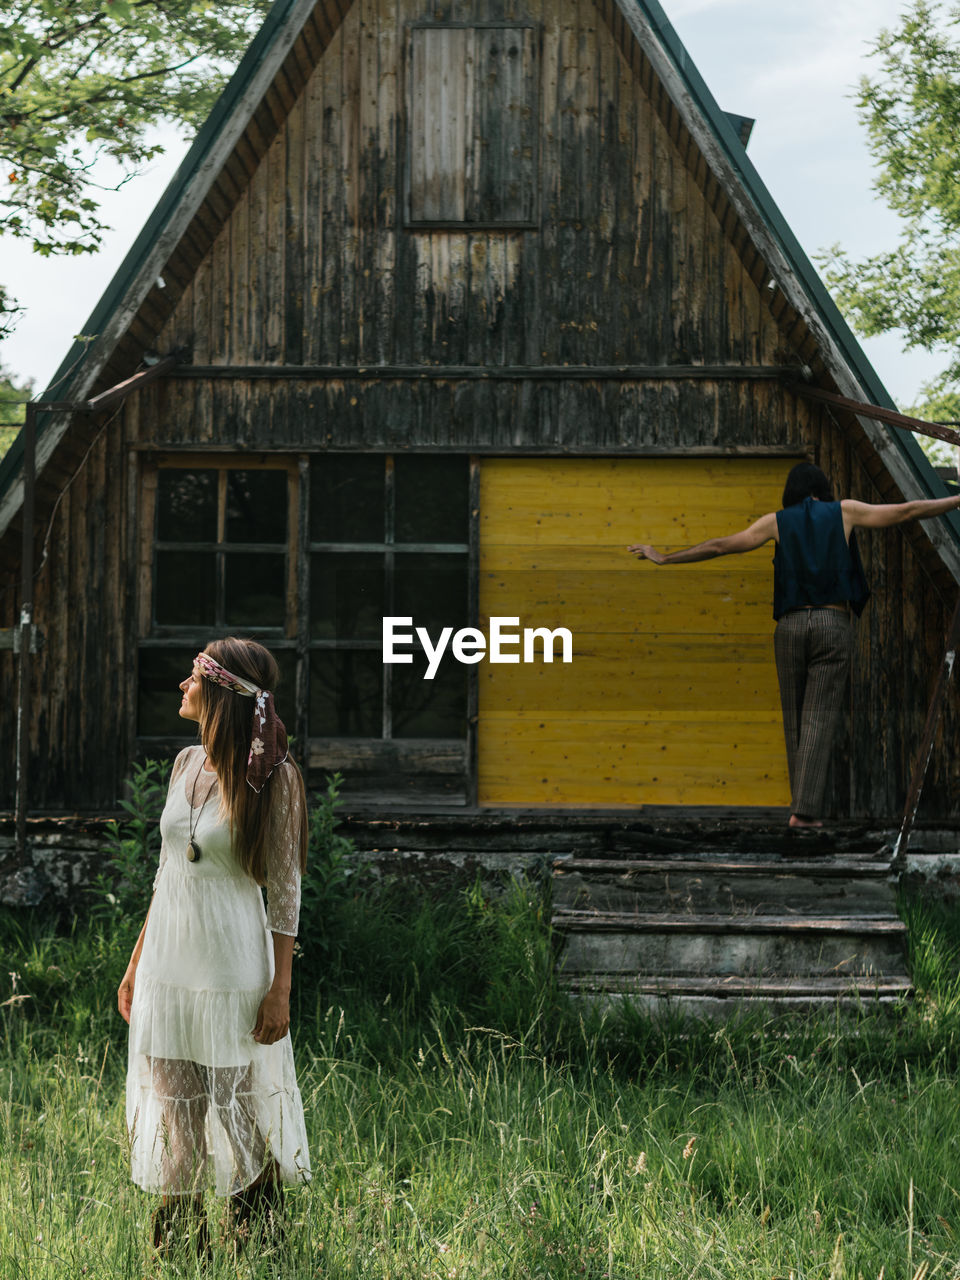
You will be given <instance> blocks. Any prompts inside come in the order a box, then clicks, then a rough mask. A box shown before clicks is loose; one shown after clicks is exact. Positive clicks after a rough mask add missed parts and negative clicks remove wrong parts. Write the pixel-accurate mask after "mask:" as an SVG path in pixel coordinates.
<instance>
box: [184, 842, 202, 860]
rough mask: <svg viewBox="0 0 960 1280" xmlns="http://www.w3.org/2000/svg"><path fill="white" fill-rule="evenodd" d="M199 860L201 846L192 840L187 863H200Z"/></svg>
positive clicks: (188, 847) (189, 845) (188, 849)
mask: <svg viewBox="0 0 960 1280" xmlns="http://www.w3.org/2000/svg"><path fill="white" fill-rule="evenodd" d="M199 858H200V846H199V845H198V844H197V842H196V840H191V841H190V843H189V844H188V845H187V861H188V862H197V861H199Z"/></svg>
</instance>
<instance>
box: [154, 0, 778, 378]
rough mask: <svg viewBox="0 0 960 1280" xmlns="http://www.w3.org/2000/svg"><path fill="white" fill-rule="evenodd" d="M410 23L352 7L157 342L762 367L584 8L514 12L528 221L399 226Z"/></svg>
mask: <svg viewBox="0 0 960 1280" xmlns="http://www.w3.org/2000/svg"><path fill="white" fill-rule="evenodd" d="M470 9H471V15H470V20H473V21H484V20H489V21H494V20H498V19H504V6H503V5H499V4H494V3H490V4H482V3H481V4H475V5H472V6H471V7H470ZM442 12H443V15H444V17H445V19H451V20H453V19H454V12H453V10H451V9H445V10H443V11H442ZM424 16H425V14H424V6H423V5H422V4H421V3H416V2H415V0H399V3H388V0H356V3H354V4H353V6H352V7H351V8H350V10H349V12H348V14H347V16H346V17H345V19H344V20H343V22H342V24H341V26H340V27H339V29H338V30H337V32H336V34H335V35H334V36H333V39H332V40H331V42H330V44H329V46H328V48H327V50H326V52H325V53H324V54H323V56H322V58H321V59H320V61H319V63H318V65H317V68H316V70H315V71H314V73H313V74H312V76H311V77H310V79H309V80H308V82H307V85H306V87H305V89H304V91H303V93H302V94H301V95H300V97H299V98H298V100H297V102H296V105H295V106H294V107H293V110H292V111H291V112H290V114H289V116H288V117H287V119H286V121H285V123H284V124H283V126H282V127H281V128H280V130H279V132H278V134H277V136H276V138H275V139H274V141H273V143H272V144H271V146H270V149H269V151H268V153H267V156H266V158H265V160H264V161H263V162H262V163H261V164H260V165H259V167H258V168H257V169H256V171H255V172H254V173H253V175H252V176H251V178H250V180H249V183H248V185H247V187H246V189H245V190H244V192H243V194H242V195H241V196H240V198H239V201H238V203H237V205H236V208H235V209H234V212H233V214H232V216H231V217H230V218H229V220H228V221H227V223H226V225H225V226H224V228H223V229H222V231H221V232H220V233H219V235H218V237H217V239H216V241H215V243H214V245H213V248H212V249H211V250H210V251H209V252H208V253H207V255H206V256H205V258H204V260H203V262H202V263H201V264H200V266H199V268H198V270H197V274H196V275H195V277H194V280H193V283H192V284H191V285H189V286H188V287H187V289H186V291H185V293H184V296H183V298H182V299H181V302H180V304H179V306H178V308H177V310H176V312H175V314H174V317H173V318H172V320H171V321H170V322H169V323H168V325H167V327H166V329H165V331H164V335H163V340H162V345H166V344H167V343H171V344H172V343H178V342H192V343H193V350H194V362H195V363H196V364H200V365H205V364H227V365H245V364H260V363H276V364H294V365H298V364H308V365H310V364H315V365H351V364H360V365H368V364H414V365H417V364H429V365H457V364H468V365H491V364H492V365H514V366H530V365H532V366H538V365H551V364H554V365H564V364H572V365H586V366H589V365H598V364H599V365H618V364H641V365H642V364H662V363H678V364H684V363H687V362H696V363H706V364H711V363H725V364H726V363H731V362H732V363H739V364H746V365H756V364H760V363H764V362H773V361H774V360H775V356H776V353H777V351H778V348H780V347H783V346H784V345H785V344H784V341H783V336H782V335H781V334H780V332H779V330H778V327H777V325H776V323H775V321H774V319H773V317H772V315H771V314H770V311H769V308H768V307H766V306H765V305H764V300H763V298H762V291H761V288H759V287H758V285H757V284H756V283H755V282H754V281H753V279H752V278H751V277H750V276H749V274H747V272H746V270H745V268H744V265H743V263H742V261H741V260H740V258H739V256H738V254H737V251H736V249H735V248H734V247H733V245H732V244H731V243H730V242H729V240H728V239H727V237H726V236H725V233H724V229H723V227H722V226H721V225H720V223H719V221H718V220H717V218H716V217H715V216H714V215H713V213H712V211H711V210H710V209H709V208H708V205H707V201H706V198H705V196H704V194H703V192H702V191H701V190H700V188H699V187H698V185H697V182H696V180H695V178H694V176H693V174H692V173H691V172H690V169H689V166H688V165H687V163H686V162H685V160H684V159H683V158H682V157H681V156H680V155H679V154H678V151H677V148H676V145H675V144H674V142H673V141H672V140H671V138H670V136H669V133H668V130H667V128H666V126H665V125H664V124H663V122H662V121H661V119H660V117H659V115H658V114H657V112H656V110H655V109H654V107H653V105H652V104H651V101H650V99H649V97H648V96H647V93H646V92H645V90H644V89H643V87H642V86H641V85H640V84H639V83H638V81H637V80H636V78H635V76H634V75H633V72H632V71H631V68H630V67H629V65H628V64H627V62H626V60H625V59H624V57H623V55H622V54H621V52H620V50H619V49H618V48H617V45H616V42H615V41H614V39H613V37H612V35H611V33H610V31H609V29H608V28H607V26H606V24H605V23H604V21H603V20H602V18H601V17H600V15H599V13H598V11H597V9H596V6H595V5H594V3H593V0H562V2H561V3H555V2H554V0H551V3H549V4H547V3H543V4H541V3H539V2H538V0H531V2H530V3H525V4H522V5H511V6H510V7H509V16H510V18H511V19H513V20H515V21H524V22H534V23H536V24H538V25H537V30H538V31H539V32H540V39H541V41H542V54H541V58H540V59H539V64H538V65H539V70H540V81H541V83H540V86H539V97H540V103H541V106H540V110H541V131H540V139H539V142H540V152H541V158H540V165H541V198H540V226H539V227H537V228H536V229H535V230H531V231H514V232H503V231H495V230H494V231H475V230H474V231H469V230H467V229H464V230H462V231H459V232H458V231H450V230H442V231H426V230H414V229H411V228H409V227H407V226H405V225H404V217H403V210H402V208H401V205H402V200H401V194H402V192H403V189H404V183H405V181H406V180H407V175H405V173H404V158H405V153H406V145H405V140H406V111H405V108H404V101H405V98H404V76H405V75H406V74H407V72H408V70H409V68H408V67H407V65H406V63H405V58H404V49H405V35H406V24H407V23H410V22H414V21H418V20H422V19H423V17H424ZM534 65H537V64H534ZM433 127H435V128H437V129H439V128H440V122H433Z"/></svg>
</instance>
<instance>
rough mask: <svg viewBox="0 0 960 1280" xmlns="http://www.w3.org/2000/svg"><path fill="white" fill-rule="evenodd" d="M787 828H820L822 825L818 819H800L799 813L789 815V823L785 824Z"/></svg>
mask: <svg viewBox="0 0 960 1280" xmlns="http://www.w3.org/2000/svg"><path fill="white" fill-rule="evenodd" d="M787 826H790V827H793V828H795V829H796V828H797V827H803V828H809V827H822V826H823V823H822V822H821V821H820V819H819V818H801V816H800V814H799V813H791V815H790V821H789V822H788V823H787Z"/></svg>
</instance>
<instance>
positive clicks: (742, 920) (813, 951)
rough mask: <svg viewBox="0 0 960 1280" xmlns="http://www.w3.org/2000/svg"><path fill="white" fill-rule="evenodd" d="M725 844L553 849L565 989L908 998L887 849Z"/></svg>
mask: <svg viewBox="0 0 960 1280" xmlns="http://www.w3.org/2000/svg"><path fill="white" fill-rule="evenodd" d="M621 843H622V842H621ZM638 843H639V842H638ZM644 843H645V844H646V845H647V847H649V843H650V842H649V841H645V842H644ZM654 843H656V844H660V843H661V842H660V841H655V842H654ZM757 843H759V842H757ZM688 848H689V846H688ZM874 850H876V845H875V846H874ZM731 852H732V850H731V849H730V848H729V847H725V848H721V849H718V850H714V851H712V853H700V854H697V855H696V856H691V855H690V853H689V852H680V851H678V852H677V853H676V854H674V855H672V856H671V855H669V854H667V855H664V854H663V852H662V851H661V850H660V849H657V850H655V851H653V852H652V856H646V857H643V856H639V857H633V858H623V857H621V856H614V857H607V858H589V857H588V858H577V857H576V856H572V857H561V858H558V859H556V860H555V862H554V868H553V917H552V919H553V927H554V930H555V932H556V934H557V936H558V938H559V940H560V946H559V954H558V968H559V973H560V976H561V981H562V983H563V985H564V986H565V987H566V989H567V990H569V991H570V993H571V994H572V995H574V996H576V997H577V998H579V999H584V1000H588V1001H590V1002H600V1003H611V1002H616V1001H620V1000H630V1001H632V1002H633V1003H634V1004H636V1005H638V1006H640V1007H642V1008H645V1009H647V1010H649V1011H650V1012H654V1013H656V1012H661V1013H672V1012H673V1013H676V1012H679V1013H680V1014H682V1015H686V1016H693V1017H717V1018H727V1017H730V1016H731V1015H735V1014H737V1013H742V1012H745V1011H747V1010H749V1009H758V1008H764V1009H769V1010H771V1011H785V1010H788V1009H795V1010H810V1009H812V1008H815V1007H823V1006H833V1007H836V1008H838V1009H841V1010H844V1011H845V1012H846V1011H849V1012H853V1011H857V1010H862V1009H864V1008H870V1009H878V1008H880V1007H892V1006H895V1005H896V1004H897V1003H898V1002H899V1001H901V1000H903V999H904V998H906V997H907V996H908V995H909V994H910V991H911V984H910V979H909V976H908V975H907V972H906V929H905V926H904V925H903V923H902V922H901V920H900V919H899V918H898V916H897V914H896V901H895V890H896V880H895V876H894V875H893V873H892V871H891V866H890V862H889V852H888V851H887V850H885V849H883V850H881V851H880V856H879V857H878V856H877V855H876V852H875V853H874V854H873V855H871V853H870V852H869V851H867V850H856V851H854V852H851V851H850V850H849V848H848V849H846V850H844V852H842V853H840V854H839V855H838V856H833V857H831V856H829V855H827V856H824V855H825V850H824V845H823V843H822V842H821V843H820V844H818V846H817V855H816V856H809V855H807V856H805V854H804V851H803V850H802V849H797V851H796V853H795V854H791V855H788V856H787V857H783V856H777V855H776V854H773V855H769V854H764V853H762V852H750V853H746V854H743V855H741V856H740V857H739V858H734V857H731Z"/></svg>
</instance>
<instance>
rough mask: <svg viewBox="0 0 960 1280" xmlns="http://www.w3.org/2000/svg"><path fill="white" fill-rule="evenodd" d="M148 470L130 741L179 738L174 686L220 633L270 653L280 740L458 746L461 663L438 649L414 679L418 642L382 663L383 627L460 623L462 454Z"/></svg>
mask: <svg viewBox="0 0 960 1280" xmlns="http://www.w3.org/2000/svg"><path fill="white" fill-rule="evenodd" d="M301 470H302V474H301ZM148 471H149V475H148V477H146V479H147V480H148V481H149V483H147V484H145V490H146V492H147V501H146V502H145V506H146V507H147V508H148V511H147V513H146V519H147V523H148V524H149V525H150V530H149V533H150V535H151V536H150V537H148V538H147V540H146V541H147V542H148V543H149V546H148V547H145V549H144V552H143V553H142V560H143V559H147V558H149V559H150V560H151V563H152V575H151V579H150V588H149V601H144V600H141V642H140V700H139V715H138V732H139V735H140V736H141V737H147V738H149V737H154V738H164V737H169V738H176V737H185V736H189V735H188V734H187V733H186V732H185V726H184V724H183V722H182V721H180V720H179V717H178V715H177V710H178V708H179V705H180V703H179V693H178V692H177V688H176V686H177V684H178V683H179V681H180V680H182V679H183V677H184V675H185V674H186V673H187V672H188V671H189V670H190V666H191V663H192V660H193V656H194V654H195V653H196V652H197V650H198V649H199V648H201V647H202V646H203V645H204V644H206V643H207V642H208V641H209V640H210V639H212V638H214V637H216V636H219V635H229V634H237V635H252V636H254V637H256V638H257V639H260V640H262V642H263V643H264V644H266V645H267V646H268V647H269V648H271V650H272V651H273V652H274V653H275V655H276V657H277V660H278V662H279V664H280V668H281V675H282V689H281V693H280V694H279V695H278V707H279V709H280V713H281V715H282V716H284V715H285V716H286V717H287V721H288V725H289V726H290V728H291V731H293V727H294V725H297V724H299V725H305V726H306V731H307V734H308V737H309V738H312V739H325V740H329V739H332V738H333V739H336V738H349V739H371V740H380V741H383V740H392V739H399V740H402V739H430V738H436V739H462V738H464V737H465V734H466V706H467V679H468V670H467V669H466V668H464V667H463V666H461V665H460V664H459V663H457V662H455V661H454V660H453V659H452V658H450V657H449V656H448V657H447V659H445V660H444V662H443V663H442V664H441V667H440V670H439V671H438V673H437V675H436V677H435V678H434V679H433V680H432V681H427V680H425V679H424V678H423V677H424V673H425V670H426V666H427V663H426V657H425V654H424V651H423V648H422V646H421V645H420V644H419V643H418V642H417V641H416V640H415V641H414V643H413V645H412V646H410V652H411V654H412V656H413V662H412V663H411V664H409V665H388V666H384V664H383V661H382V656H383V655H382V627H383V622H382V620H383V617H384V616H386V615H392V616H405V617H410V618H411V619H412V624H411V627H410V628H409V630H410V631H414V628H416V627H424V628H426V629H427V631H428V632H429V634H430V636H431V637H433V639H434V640H435V639H436V637H437V636H438V635H439V633H440V631H441V630H442V629H443V627H446V626H450V627H453V628H454V630H457V629H459V628H460V627H463V626H466V625H467V623H468V590H467V581H468V560H469V532H468V530H469V478H468V477H469V464H468V460H467V458H465V457H463V456H437V455H396V456H394V455H386V456H385V455H382V454H379V455H377V454H322V455H321V454H315V455H312V456H310V457H309V459H308V460H307V466H306V468H305V469H301V468H299V465H298V460H297V459H295V458H294V459H290V460H284V459H278V460H275V461H268V462H266V463H263V464H261V465H258V466H257V467H251V466H250V465H249V464H248V465H246V466H245V465H241V464H240V463H233V462H231V461H230V460H228V459H227V460H213V462H212V463H207V462H206V461H204V462H203V463H200V464H197V463H194V462H192V460H178V459H174V460H173V462H169V461H167V462H164V463H163V464H162V465H155V466H154V467H152V468H148ZM301 506H303V507H304V508H305V510H304V511H303V519H301V518H300V512H301ZM301 539H302V540H301ZM298 665H299V669H300V679H299V681H298V680H297V669H298ZM298 688H299V691H300V693H299V696H300V699H301V700H302V703H303V705H302V706H295V705H294V702H295V690H296V689H298Z"/></svg>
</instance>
